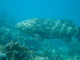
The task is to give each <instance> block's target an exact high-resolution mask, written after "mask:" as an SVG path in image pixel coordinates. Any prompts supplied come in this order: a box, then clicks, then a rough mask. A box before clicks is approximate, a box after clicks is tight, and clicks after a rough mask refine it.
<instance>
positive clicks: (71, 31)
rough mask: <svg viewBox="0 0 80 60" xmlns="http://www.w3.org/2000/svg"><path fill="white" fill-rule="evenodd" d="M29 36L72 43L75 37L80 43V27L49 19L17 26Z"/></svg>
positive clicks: (70, 22)
mask: <svg viewBox="0 0 80 60" xmlns="http://www.w3.org/2000/svg"><path fill="white" fill-rule="evenodd" d="M15 27H16V28H17V29H18V30H20V31H21V32H24V33H25V34H27V35H29V36H32V37H34V36H39V37H41V40H43V39H56V38H57V39H60V40H62V41H65V42H71V40H72V37H75V38H76V39H77V40H78V41H79V42H80V27H76V26H75V24H74V23H73V22H72V21H71V20H66V19H64V20H54V19H47V18H32V19H28V20H25V21H22V22H20V23H17V25H16V26H15Z"/></svg>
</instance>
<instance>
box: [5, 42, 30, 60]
mask: <svg viewBox="0 0 80 60" xmlns="http://www.w3.org/2000/svg"><path fill="white" fill-rule="evenodd" d="M6 50H7V51H6V59H8V60H12V59H14V60H28V59H29V55H28V47H26V46H20V45H19V44H18V43H9V44H8V45H7V46H6Z"/></svg>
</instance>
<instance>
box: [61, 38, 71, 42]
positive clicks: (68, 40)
mask: <svg viewBox="0 0 80 60" xmlns="http://www.w3.org/2000/svg"><path fill="white" fill-rule="evenodd" d="M60 39H61V40H62V41H64V42H71V40H72V37H62V38H60Z"/></svg>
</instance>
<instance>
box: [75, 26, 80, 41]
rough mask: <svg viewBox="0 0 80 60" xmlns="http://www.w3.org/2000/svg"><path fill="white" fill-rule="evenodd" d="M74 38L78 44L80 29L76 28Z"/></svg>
mask: <svg viewBox="0 0 80 60" xmlns="http://www.w3.org/2000/svg"><path fill="white" fill-rule="evenodd" d="M74 37H75V38H76V39H77V40H78V42H80V27H76V30H75V32H74Z"/></svg>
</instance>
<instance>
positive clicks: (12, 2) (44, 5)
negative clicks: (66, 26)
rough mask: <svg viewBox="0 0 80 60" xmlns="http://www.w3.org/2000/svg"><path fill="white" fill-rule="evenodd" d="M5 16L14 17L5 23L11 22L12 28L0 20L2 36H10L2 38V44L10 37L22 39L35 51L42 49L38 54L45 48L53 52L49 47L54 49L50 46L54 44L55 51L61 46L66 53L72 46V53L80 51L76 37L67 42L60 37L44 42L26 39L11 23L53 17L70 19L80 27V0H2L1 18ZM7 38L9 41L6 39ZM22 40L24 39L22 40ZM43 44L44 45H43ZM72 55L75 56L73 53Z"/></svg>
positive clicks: (0, 2)
mask: <svg viewBox="0 0 80 60" xmlns="http://www.w3.org/2000/svg"><path fill="white" fill-rule="evenodd" d="M5 17H10V18H11V19H12V22H8V21H10V19H7V21H5V22H7V24H5V25H8V24H10V26H9V28H10V30H9V29H8V27H5V25H4V23H5V22H4V21H0V22H3V23H1V24H0V25H1V26H2V27H1V26H0V30H1V29H2V30H1V32H0V37H2V38H3V37H5V36H3V35H6V36H9V38H7V37H5V38H4V41H2V40H1V39H0V40H1V41H0V44H3V45H5V44H7V42H8V41H9V40H8V39H10V40H13V41H16V40H17V39H18V41H19V40H20V41H19V42H20V43H22V45H23V44H25V45H27V46H29V47H30V49H32V50H34V51H38V50H39V49H40V50H41V49H42V50H41V51H39V52H38V53H36V54H37V55H39V53H41V52H42V51H45V50H47V51H48V53H50V54H51V53H52V50H49V49H52V48H50V47H53V46H54V48H55V47H56V49H54V48H53V49H54V51H57V48H59V50H61V51H63V53H65V52H64V51H66V49H67V50H68V48H70V49H71V50H70V54H72V52H74V51H76V52H77V53H79V52H80V48H79V46H80V44H79V43H77V42H76V43H75V41H76V39H75V38H73V41H72V43H66V42H63V41H61V40H58V39H55V40H49V41H46V40H45V41H44V42H46V43H42V42H41V41H39V42H38V41H35V40H31V38H30V40H28V41H25V40H27V39H28V38H24V37H26V36H25V35H24V34H22V33H21V32H15V31H13V30H15V29H14V28H12V27H14V25H11V24H13V23H14V24H16V23H18V22H21V21H24V20H26V19H29V18H51V19H70V20H72V21H73V22H74V23H75V25H76V26H79V27H80V0H0V18H5ZM3 20H5V19H3ZM11 29H13V30H11ZM4 31H5V32H4ZM3 32H4V33H3ZM6 32H7V33H6ZM20 33H21V34H20ZM8 34H10V35H8ZM19 34H20V35H19ZM16 35H17V36H16ZM5 39H6V40H8V41H5ZM22 40H24V41H23V42H22ZM4 42H5V44H4ZM9 42H10V41H9ZM41 44H42V45H44V46H41ZM76 46H77V47H76ZM45 47H46V48H45ZM78 48H79V49H78ZM77 49H78V50H77ZM72 50H73V51H72ZM54 51H53V52H54ZM71 51H72V52H71ZM57 52H58V51H57ZM48 53H47V54H48ZM47 54H45V53H44V54H43V55H45V56H46V55H47ZM55 54H56V53H55ZM59 55H60V54H59ZM70 56H73V54H72V55H70ZM79 56H80V53H79ZM48 57H49V56H48ZM49 58H50V57H49Z"/></svg>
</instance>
